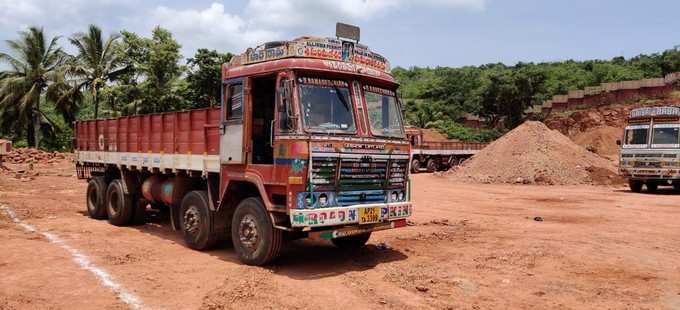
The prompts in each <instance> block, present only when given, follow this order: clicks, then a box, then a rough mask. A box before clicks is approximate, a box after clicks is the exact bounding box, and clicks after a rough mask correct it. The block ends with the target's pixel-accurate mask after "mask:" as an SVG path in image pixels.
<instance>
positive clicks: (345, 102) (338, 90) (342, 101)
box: [333, 85, 350, 111]
mask: <svg viewBox="0 0 680 310" xmlns="http://www.w3.org/2000/svg"><path fill="white" fill-rule="evenodd" d="M333 88H334V89H335V95H336V96H338V99H339V100H340V102H341V103H342V105H343V106H344V107H345V109H346V110H347V111H350V106H349V103H347V100H345V97H344V96H342V95H340V88H338V87H337V86H335V85H333Z"/></svg>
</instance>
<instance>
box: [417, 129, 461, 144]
mask: <svg viewBox="0 0 680 310" xmlns="http://www.w3.org/2000/svg"><path fill="white" fill-rule="evenodd" d="M421 130H422V133H423V141H426V142H455V141H458V140H456V139H449V138H448V137H447V136H446V135H444V134H442V133H441V132H439V131H437V130H436V129H430V128H423V129H421Z"/></svg>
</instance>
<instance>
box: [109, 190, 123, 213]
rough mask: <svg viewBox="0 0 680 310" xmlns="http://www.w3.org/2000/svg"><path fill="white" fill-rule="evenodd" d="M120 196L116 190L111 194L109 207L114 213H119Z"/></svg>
mask: <svg viewBox="0 0 680 310" xmlns="http://www.w3.org/2000/svg"><path fill="white" fill-rule="evenodd" d="M119 198H120V197H118V193H116V192H115V191H113V192H112V193H111V195H110V196H109V208H110V209H111V211H113V212H112V213H113V214H117V213H118V211H119V210H120V205H119V200H120V199H119Z"/></svg>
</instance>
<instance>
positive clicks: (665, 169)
mask: <svg viewBox="0 0 680 310" xmlns="http://www.w3.org/2000/svg"><path fill="white" fill-rule="evenodd" d="M679 131H680V108H679V107H670V106H668V107H651V108H639V109H634V110H632V111H631V112H630V115H629V117H628V120H627V124H626V127H625V129H624V132H623V140H621V141H618V144H619V145H620V157H619V172H620V174H621V175H622V176H623V177H624V178H626V179H627V180H628V184H629V186H630V189H631V191H633V192H640V191H641V190H642V188H643V186H644V187H646V189H647V191H649V192H654V191H656V190H657V188H658V186H663V185H670V186H673V187H675V188H676V189H680V135H679Z"/></svg>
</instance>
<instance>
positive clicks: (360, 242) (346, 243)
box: [331, 232, 371, 249]
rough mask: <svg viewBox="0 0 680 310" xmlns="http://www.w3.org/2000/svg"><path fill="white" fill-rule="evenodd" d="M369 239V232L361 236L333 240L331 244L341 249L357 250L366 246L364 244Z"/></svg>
mask: <svg viewBox="0 0 680 310" xmlns="http://www.w3.org/2000/svg"><path fill="white" fill-rule="evenodd" d="M370 238H371V233H370V232H369V233H366V234H361V235H355V236H349V237H342V238H333V239H331V242H333V244H334V245H335V246H336V247H339V248H341V249H358V248H361V247H363V246H364V245H366V242H368V239H370Z"/></svg>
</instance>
